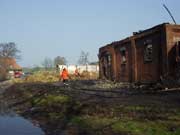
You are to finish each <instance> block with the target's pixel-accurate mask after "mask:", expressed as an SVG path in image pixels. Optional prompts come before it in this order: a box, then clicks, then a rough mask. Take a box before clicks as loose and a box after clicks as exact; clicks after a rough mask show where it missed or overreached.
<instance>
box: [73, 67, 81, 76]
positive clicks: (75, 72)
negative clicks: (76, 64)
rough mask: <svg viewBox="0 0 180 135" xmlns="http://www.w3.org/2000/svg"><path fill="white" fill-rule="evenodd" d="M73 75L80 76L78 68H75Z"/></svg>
mask: <svg viewBox="0 0 180 135" xmlns="http://www.w3.org/2000/svg"><path fill="white" fill-rule="evenodd" d="M74 75H75V76H76V77H80V73H79V70H78V68H76V69H75V71H74Z"/></svg>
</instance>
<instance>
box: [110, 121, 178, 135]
mask: <svg viewBox="0 0 180 135" xmlns="http://www.w3.org/2000/svg"><path fill="white" fill-rule="evenodd" d="M175 125H176V123H174V125H173V126H175ZM171 127H172V125H169V123H167V122H162V121H133V120H127V121H119V122H117V123H116V124H114V125H113V126H112V129H113V131H114V132H116V133H121V132H127V133H130V134H132V135H180V127H178V125H176V126H175V127H176V129H174V131H171Z"/></svg>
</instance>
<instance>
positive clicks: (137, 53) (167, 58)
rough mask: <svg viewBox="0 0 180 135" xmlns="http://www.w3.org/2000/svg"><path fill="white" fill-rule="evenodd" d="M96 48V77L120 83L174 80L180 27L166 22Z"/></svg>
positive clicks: (177, 62) (178, 53)
mask: <svg viewBox="0 0 180 135" xmlns="http://www.w3.org/2000/svg"><path fill="white" fill-rule="evenodd" d="M133 34H134V35H133V36H130V37H128V38H126V39H124V40H120V41H116V42H113V43H111V44H108V45H106V46H103V47H101V48H100V49H99V68H100V69H99V71H100V72H99V76H100V78H105V79H109V80H116V81H120V82H156V81H159V80H160V79H161V78H162V77H167V76H170V77H175V76H176V73H177V70H178V67H179V62H180V25H172V24H168V23H164V24H160V25H157V26H155V27H153V28H150V29H147V30H144V31H140V32H136V33H133Z"/></svg>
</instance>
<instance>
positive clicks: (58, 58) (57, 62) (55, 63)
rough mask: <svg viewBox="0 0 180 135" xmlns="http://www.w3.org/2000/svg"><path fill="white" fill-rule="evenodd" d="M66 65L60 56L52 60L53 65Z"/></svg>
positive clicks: (63, 58) (64, 59)
mask: <svg viewBox="0 0 180 135" xmlns="http://www.w3.org/2000/svg"><path fill="white" fill-rule="evenodd" d="M66 64H67V60H66V58H65V57H61V56H57V57H56V58H54V65H55V66H57V65H66Z"/></svg>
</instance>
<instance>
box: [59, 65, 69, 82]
mask: <svg viewBox="0 0 180 135" xmlns="http://www.w3.org/2000/svg"><path fill="white" fill-rule="evenodd" d="M60 77H61V80H62V82H63V83H64V84H66V82H67V81H68V79H69V73H68V70H67V69H66V68H63V71H62V73H61V74H60Z"/></svg>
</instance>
